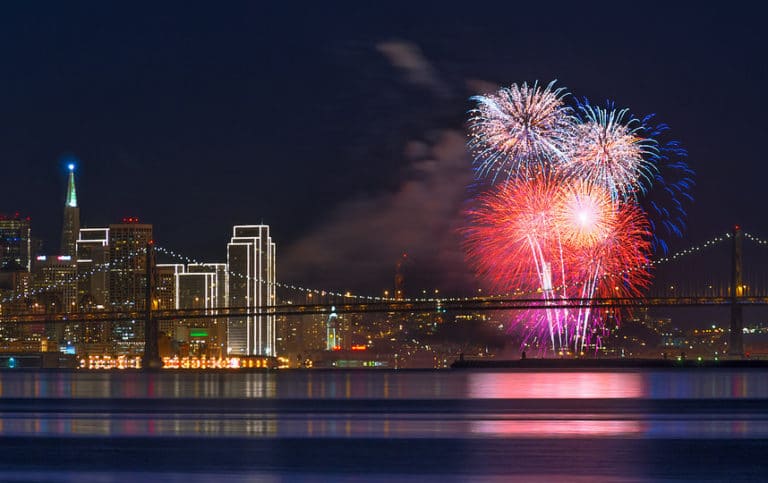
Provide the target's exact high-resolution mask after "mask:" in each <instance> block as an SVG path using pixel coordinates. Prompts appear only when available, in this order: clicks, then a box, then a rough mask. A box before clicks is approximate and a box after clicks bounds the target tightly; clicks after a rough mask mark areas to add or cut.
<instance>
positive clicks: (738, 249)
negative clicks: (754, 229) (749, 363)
mask: <svg viewBox="0 0 768 483" xmlns="http://www.w3.org/2000/svg"><path fill="white" fill-rule="evenodd" d="M743 244H744V232H743V231H742V230H741V227H740V226H739V225H735V226H734V227H733V245H732V252H731V336H730V340H729V341H728V354H729V355H730V356H731V357H739V358H740V357H743V356H744V318H743V314H742V306H741V303H740V301H741V298H742V297H743V296H744V280H743V277H742V274H743V272H742V258H743V257H742V255H743V252H742V246H743Z"/></svg>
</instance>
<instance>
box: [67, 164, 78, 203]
mask: <svg viewBox="0 0 768 483" xmlns="http://www.w3.org/2000/svg"><path fill="white" fill-rule="evenodd" d="M67 167H68V168H69V182H68V184H67V205H66V206H71V207H72V208H75V207H77V192H75V165H74V164H70V165H69V166H67Z"/></svg>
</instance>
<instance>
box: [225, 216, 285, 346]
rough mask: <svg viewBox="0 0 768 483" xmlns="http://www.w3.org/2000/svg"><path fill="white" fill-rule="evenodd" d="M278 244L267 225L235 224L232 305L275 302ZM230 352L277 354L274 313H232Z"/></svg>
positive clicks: (231, 246)
mask: <svg viewBox="0 0 768 483" xmlns="http://www.w3.org/2000/svg"><path fill="white" fill-rule="evenodd" d="M275 259H276V246H275V243H274V242H273V241H272V237H271V236H270V234H269V226H268V225H240V226H235V227H234V229H233V233H232V238H231V240H230V242H229V244H228V245H227V265H228V267H229V271H230V276H229V307H265V306H269V305H274V304H275V302H276V300H275V281H276V280H275V272H276V268H275V267H276V263H275ZM227 353H228V354H230V355H261V356H275V355H277V354H276V353H277V348H276V333H275V316H274V315H267V314H264V313H256V314H254V315H248V316H237V317H230V318H229V321H228V331H227Z"/></svg>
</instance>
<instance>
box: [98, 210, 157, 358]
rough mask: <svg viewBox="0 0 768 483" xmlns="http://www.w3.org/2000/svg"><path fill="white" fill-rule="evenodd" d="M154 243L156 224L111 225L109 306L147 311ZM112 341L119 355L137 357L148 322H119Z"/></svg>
mask: <svg viewBox="0 0 768 483" xmlns="http://www.w3.org/2000/svg"><path fill="white" fill-rule="evenodd" d="M150 240H152V225H148V224H141V223H139V220H138V218H125V219H123V223H121V224H115V225H109V307H110V308H112V309H116V308H123V309H133V310H144V309H145V297H146V284H147V277H146V260H147V256H146V248H147V243H149V241H150ZM111 339H112V340H113V342H114V343H115V344H116V349H117V352H118V354H137V353H140V351H141V350H143V347H144V321H143V320H131V321H123V322H115V323H114V324H113V325H112V335H111Z"/></svg>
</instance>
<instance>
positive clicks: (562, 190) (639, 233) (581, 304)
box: [464, 83, 693, 351]
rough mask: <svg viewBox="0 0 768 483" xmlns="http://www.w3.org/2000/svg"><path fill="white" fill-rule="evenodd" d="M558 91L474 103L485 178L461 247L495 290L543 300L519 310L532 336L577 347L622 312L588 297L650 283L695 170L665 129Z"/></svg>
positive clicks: (519, 92) (635, 292)
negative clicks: (654, 260) (572, 104)
mask: <svg viewBox="0 0 768 483" xmlns="http://www.w3.org/2000/svg"><path fill="white" fill-rule="evenodd" d="M553 86H554V83H550V84H549V85H547V87H546V88H541V87H539V86H538V84H533V85H532V86H528V84H525V83H524V84H522V85H517V84H513V85H512V86H511V87H509V88H506V89H501V90H500V91H499V92H497V93H496V94H493V95H488V96H478V97H474V98H472V99H473V100H475V101H477V103H478V106H477V108H476V109H474V110H473V111H471V116H470V120H469V128H470V141H469V146H470V149H471V150H472V151H473V154H474V160H475V169H476V175H477V178H478V179H489V180H490V181H491V182H490V185H489V186H486V187H485V189H486V190H485V191H484V192H482V193H480V194H479V195H478V197H477V199H476V200H475V201H476V205H475V207H474V208H473V209H471V210H468V212H467V218H468V221H469V224H468V227H467V228H466V229H465V230H464V234H465V247H466V251H467V254H468V258H469V260H470V263H471V264H472V265H474V268H475V269H476V271H477V273H478V275H479V276H480V277H481V278H482V279H484V280H485V281H487V282H488V284H489V285H490V287H491V288H492V289H493V290H494V291H496V292H497V293H499V294H506V295H510V294H515V295H520V296H523V297H527V298H531V297H532V298H536V299H539V300H540V301H541V307H540V308H538V309H532V310H530V311H528V312H527V313H525V314H519V313H518V315H516V316H515V318H516V324H515V327H516V328H517V329H520V330H522V331H523V333H524V334H525V339H526V340H527V341H535V342H536V344H540V343H544V342H545V341H546V345H548V346H549V347H551V348H552V349H553V350H554V351H559V350H563V349H568V348H572V349H574V350H576V351H583V350H584V348H585V347H587V346H588V345H592V346H594V347H600V345H601V342H602V340H601V339H602V337H603V336H604V334H605V332H606V321H607V320H608V319H610V318H613V319H615V320H617V321H618V317H619V314H618V313H617V311H615V310H606V309H596V308H594V304H593V303H592V302H591V301H592V300H594V299H595V298H597V297H599V298H624V297H636V296H639V295H641V294H642V292H643V291H644V290H645V289H646V288H647V287H648V285H649V283H650V281H651V274H650V266H651V265H650V263H649V260H650V254H651V253H652V251H653V250H655V249H663V250H665V249H666V244H665V242H664V241H663V238H662V237H660V236H659V235H658V234H657V231H660V230H661V231H664V232H665V233H664V234H666V235H669V234H676V235H679V234H680V233H681V230H682V229H683V227H684V221H683V219H684V217H685V211H684V210H683V204H684V203H685V202H687V201H690V200H691V197H690V194H689V190H690V188H691V186H692V185H693V180H692V176H693V173H692V172H691V171H690V169H688V166H687V165H686V164H685V163H684V162H683V161H682V159H681V158H682V157H684V156H685V155H686V153H685V150H684V149H682V148H681V147H680V145H679V144H678V143H676V142H665V143H663V144H662V142H661V141H660V139H661V137H662V135H663V134H664V133H665V132H666V131H667V127H666V125H663V124H660V125H657V126H652V125H650V124H649V120H650V117H646V118H644V119H643V120H639V119H637V118H635V117H633V116H631V115H630V114H629V111H628V110H627V109H615V108H614V107H613V106H612V105H611V104H608V106H607V107H606V108H599V107H593V106H591V105H590V104H589V103H588V102H587V101H586V100H585V101H583V102H581V103H577V104H576V108H575V109H571V108H569V107H568V106H566V105H565V103H564V101H563V99H564V97H565V91H564V90H563V89H562V88H559V89H554V87H553ZM499 179H501V180H502V181H503V182H502V183H498V184H497V183H496V182H497V181H498V180H499ZM651 188H655V189H651ZM561 301H568V302H569V303H566V304H563V303H561Z"/></svg>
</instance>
